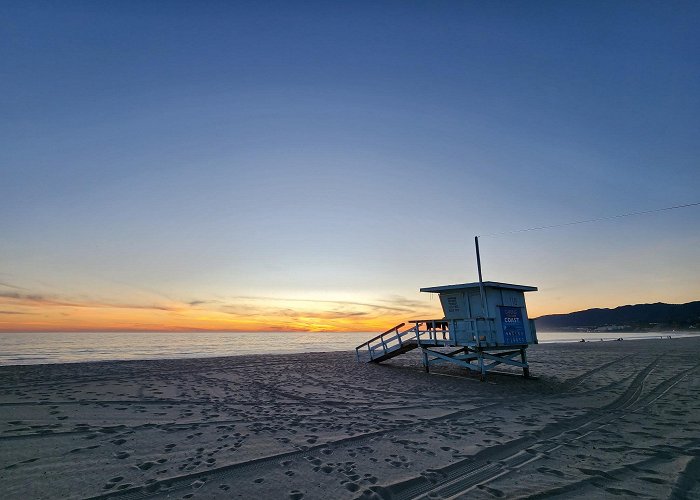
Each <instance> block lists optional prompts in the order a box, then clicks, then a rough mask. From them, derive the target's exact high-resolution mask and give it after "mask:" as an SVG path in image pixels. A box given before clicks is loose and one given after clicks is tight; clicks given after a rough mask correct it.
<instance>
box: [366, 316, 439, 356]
mask: <svg viewBox="0 0 700 500" xmlns="http://www.w3.org/2000/svg"><path fill="white" fill-rule="evenodd" d="M404 326H406V323H400V324H398V325H396V326H394V327H392V328H389V329H388V330H387V331H385V332H384V333H380V334H379V335H377V336H376V337H374V338H371V339H369V340H368V341H367V342H364V343H362V344H360V345H358V346H357V347H356V348H355V355H356V356H357V360H358V361H366V362H368V363H381V362H382V361H386V360H387V359H391V358H393V357H395V356H399V355H401V354H404V353H406V352H408V351H412V350H413V349H415V348H417V347H438V346H439V345H441V344H440V343H438V342H437V341H436V340H433V339H430V338H428V339H422V338H420V333H421V332H420V330H419V324H418V323H416V325H415V326H412V327H410V328H407V329H405V330H401V328H403V327H404Z"/></svg>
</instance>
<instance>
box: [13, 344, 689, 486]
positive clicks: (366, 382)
mask: <svg viewBox="0 0 700 500" xmlns="http://www.w3.org/2000/svg"><path fill="white" fill-rule="evenodd" d="M674 340H676V341H674V342H669V341H667V340H665V341H662V340H656V341H654V340H649V341H644V342H635V341H627V342H591V343H585V344H579V343H559V344H554V343H552V344H539V345H536V346H532V347H531V349H529V353H528V354H529V358H530V362H531V370H532V372H533V375H535V377H536V378H534V379H531V380H526V379H523V378H522V377H521V376H519V373H518V371H517V370H515V371H513V370H508V369H506V370H503V371H499V372H492V373H491V374H489V377H488V379H487V381H486V382H484V383H482V382H479V381H478V379H476V378H475V377H473V376H469V375H467V374H465V372H464V371H463V370H459V369H456V368H453V367H451V366H440V367H436V368H435V369H434V370H433V371H434V372H435V373H432V374H430V375H428V374H425V373H424V372H423V370H422V367H421V360H420V356H418V355H416V356H410V355H406V356H404V357H401V358H395V359H394V360H392V361H390V362H386V363H383V364H381V365H372V364H365V363H357V362H356V361H355V359H354V353H352V352H348V351H335V352H327V353H299V354H255V355H245V356H228V357H218V358H185V359H161V360H155V361H150V360H149V361H146V360H130V361H129V362H125V361H108V362H100V363H92V362H88V363H65V364H46V365H15V366H4V367H0V381H1V382H2V385H1V386H0V387H1V389H0V442H2V445H3V450H4V451H3V454H2V456H0V474H2V476H3V489H4V491H5V496H6V498H18V499H19V498H26V497H31V498H54V497H57V496H61V497H67V498H86V497H96V498H101V497H104V496H105V495H110V496H112V495H117V497H118V496H119V495H121V494H129V495H130V496H132V497H135V498H146V497H154V498H165V497H168V496H169V497H170V498H230V497H231V495H232V494H233V493H236V494H238V495H240V496H242V497H243V498H250V497H262V498H296V499H301V498H306V499H309V498H312V499H315V498H348V499H349V498H358V497H363V496H364V498H379V499H381V498H389V497H391V496H395V497H405V496H406V495H408V492H409V491H413V489H415V488H417V490H416V491H420V492H421V494H435V495H442V496H445V495H447V493H448V492H456V493H455V494H456V495H457V496H462V495H464V496H468V497H469V498H493V497H494V496H506V497H517V496H522V495H552V494H556V492H558V491H566V492H567V495H568V496H574V497H575V496H577V495H578V496H580V497H582V498H586V497H588V498H590V497H595V496H604V495H611V494H622V495H623V496H624V495H627V496H631V495H632V493H634V494H638V495H641V496H651V497H657V498H658V497H661V496H669V494H671V493H672V492H675V493H679V494H687V495H690V494H697V493H700V487H698V486H697V483H693V482H692V481H689V479H690V478H691V477H692V471H693V470H694V469H693V467H694V465H693V463H694V462H693V460H696V459H695V456H696V451H697V450H698V449H700V435H699V433H698V432H697V428H698V425H700V384H698V383H697V377H698V375H699V374H700V362H699V361H698V360H700V338H679V339H674ZM402 358H403V359H402ZM435 375H438V376H435ZM439 375H449V376H439ZM524 458H526V459H527V460H525V461H523V459H524ZM474 471H476V472H478V474H476V475H473V474H472V473H473V472H474ZM592 479H594V480H592ZM412 488H413V489H412ZM696 490H697V491H696ZM620 492H623V493H620ZM624 492H627V493H624ZM407 498H411V496H410V495H408V496H407Z"/></svg>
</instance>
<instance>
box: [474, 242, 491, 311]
mask: <svg viewBox="0 0 700 500" xmlns="http://www.w3.org/2000/svg"><path fill="white" fill-rule="evenodd" d="M474 246H475V247H476V268H477V269H478V271H479V293H480V295H481V309H482V310H483V312H484V318H487V317H488V314H489V313H488V305H487V304H486V292H485V291H484V279H483V278H482V276H481V254H480V253H479V237H478V236H474Z"/></svg>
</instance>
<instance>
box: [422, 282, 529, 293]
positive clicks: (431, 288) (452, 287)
mask: <svg viewBox="0 0 700 500" xmlns="http://www.w3.org/2000/svg"><path fill="white" fill-rule="evenodd" d="M484 287H489V288H506V289H510V290H520V291H521V292H536V291H537V287H536V286H527V285H513V284H511V283H499V282H497V281H484ZM469 288H479V282H478V281H477V282H475V283H461V284H458V285H442V286H429V287H426V288H421V289H420V291H421V292H431V293H440V292H447V291H454V290H464V289H469Z"/></svg>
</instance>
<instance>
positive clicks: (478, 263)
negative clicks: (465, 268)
mask: <svg viewBox="0 0 700 500" xmlns="http://www.w3.org/2000/svg"><path fill="white" fill-rule="evenodd" d="M474 246H475V247H476V268H477V270H478V271H479V285H481V286H482V287H483V286H484V280H483V278H482V277H481V254H480V253H479V237H478V236H474Z"/></svg>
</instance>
